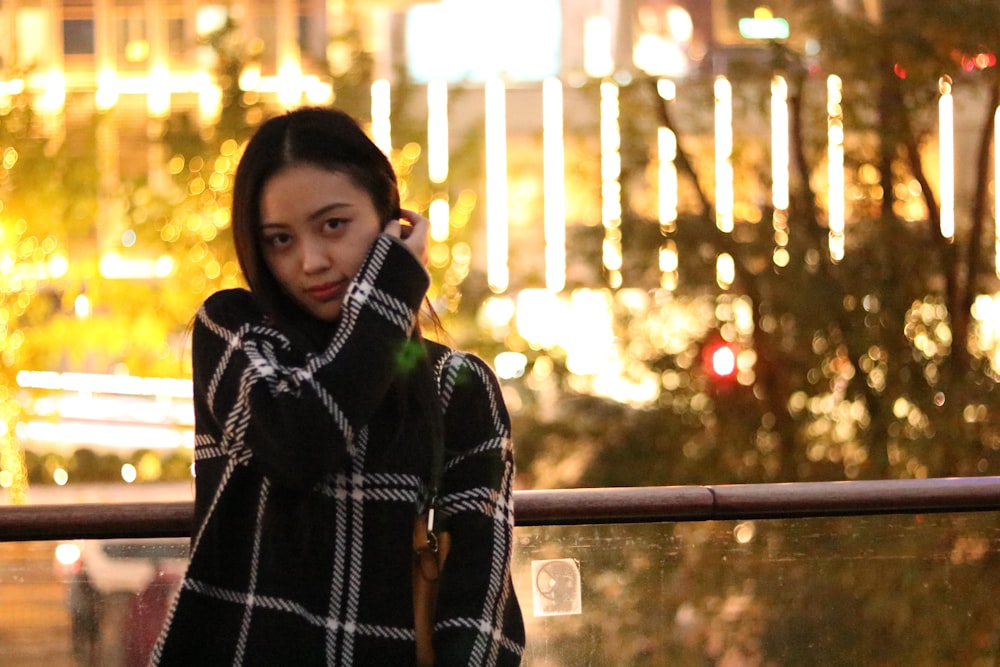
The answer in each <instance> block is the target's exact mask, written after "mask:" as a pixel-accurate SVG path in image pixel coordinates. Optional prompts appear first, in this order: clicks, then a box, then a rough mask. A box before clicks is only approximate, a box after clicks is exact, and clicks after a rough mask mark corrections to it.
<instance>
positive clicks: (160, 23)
mask: <svg viewBox="0 0 1000 667" xmlns="http://www.w3.org/2000/svg"><path fill="white" fill-rule="evenodd" d="M163 1H164V0H152V1H151V2H147V3H146V26H147V28H146V29H147V35H148V39H149V84H148V86H149V87H148V89H147V91H146V110H147V111H148V112H149V115H150V116H152V117H153V118H164V117H166V116H168V115H169V114H170V101H171V100H170V53H169V52H168V45H167V20H166V16H165V11H164V7H163Z"/></svg>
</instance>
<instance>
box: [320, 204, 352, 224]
mask: <svg viewBox="0 0 1000 667" xmlns="http://www.w3.org/2000/svg"><path fill="white" fill-rule="evenodd" d="M350 208H353V205H352V204H351V203H350V202H333V203H331V204H327V205H326V206H321V207H320V208H318V209H316V210H315V211H313V212H312V213H310V214H309V219H310V220H314V219H316V218H322V217H323V216H326V215H329V214H330V213H334V212H336V211H339V210H342V209H350Z"/></svg>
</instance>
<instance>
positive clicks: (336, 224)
mask: <svg viewBox="0 0 1000 667" xmlns="http://www.w3.org/2000/svg"><path fill="white" fill-rule="evenodd" d="M345 222H347V221H346V220H344V219H343V218H330V219H329V220H327V221H325V222H324V223H323V228H324V229H326V230H327V231H331V232H332V231H335V230H337V229H339V228H340V227H341V226H343V224H344V223H345Z"/></svg>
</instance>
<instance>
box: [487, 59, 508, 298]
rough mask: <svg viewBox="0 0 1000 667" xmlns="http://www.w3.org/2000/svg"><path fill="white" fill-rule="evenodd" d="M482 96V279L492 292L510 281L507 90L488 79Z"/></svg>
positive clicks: (501, 82)
mask: <svg viewBox="0 0 1000 667" xmlns="http://www.w3.org/2000/svg"><path fill="white" fill-rule="evenodd" d="M485 95H486V282H487V283H488V284H489V287H490V289H491V290H493V291H494V292H496V293H498V294H499V293H502V292H504V291H506V289H507V286H508V283H509V281H510V269H509V267H508V264H507V252H508V248H507V244H508V238H507V215H508V210H507V102H506V96H507V89H506V86H505V85H504V82H503V81H502V80H501V79H498V78H492V79H489V80H488V81H487V82H486V86H485Z"/></svg>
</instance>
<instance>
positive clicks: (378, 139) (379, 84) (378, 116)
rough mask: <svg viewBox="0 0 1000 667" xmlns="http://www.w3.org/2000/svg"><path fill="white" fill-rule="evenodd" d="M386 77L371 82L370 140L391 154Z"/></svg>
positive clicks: (390, 125)
mask: <svg viewBox="0 0 1000 667" xmlns="http://www.w3.org/2000/svg"><path fill="white" fill-rule="evenodd" d="M389 96H390V88H389V81H388V80H387V79H377V80H375V81H373V82H372V141H373V142H375V145H376V146H378V147H379V149H381V151H382V152H383V153H385V154H386V155H387V156H389V157H391V156H392V120H391V119H390V117H389V116H390V110H391V106H390V104H389Z"/></svg>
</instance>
